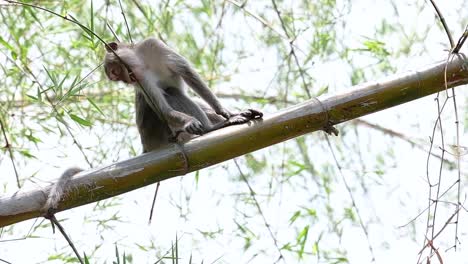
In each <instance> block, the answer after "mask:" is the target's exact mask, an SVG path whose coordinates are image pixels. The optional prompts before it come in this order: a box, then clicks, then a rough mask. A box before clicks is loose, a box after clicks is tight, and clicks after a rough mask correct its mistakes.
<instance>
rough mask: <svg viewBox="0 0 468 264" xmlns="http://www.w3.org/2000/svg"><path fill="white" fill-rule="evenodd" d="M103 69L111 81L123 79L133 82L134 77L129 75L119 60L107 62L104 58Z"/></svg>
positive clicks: (126, 81)
mask: <svg viewBox="0 0 468 264" xmlns="http://www.w3.org/2000/svg"><path fill="white" fill-rule="evenodd" d="M104 70H105V72H106V75H107V78H109V80H111V81H116V82H117V81H123V82H125V83H130V84H131V83H134V82H135V78H134V77H132V76H130V74H129V73H128V71H127V69H126V68H125V66H124V65H122V64H121V63H119V62H115V61H110V62H108V61H107V60H106V61H105V63H104Z"/></svg>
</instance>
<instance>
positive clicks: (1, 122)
mask: <svg viewBox="0 0 468 264" xmlns="http://www.w3.org/2000/svg"><path fill="white" fill-rule="evenodd" d="M0 126H1V127H2V133H3V139H4V140H5V147H4V148H6V149H7V151H8V153H9V154H10V160H11V164H12V165H13V170H14V171H15V175H16V184H17V186H18V188H21V184H20V180H19V174H18V170H17V169H16V164H15V157H14V155H13V151H12V150H11V145H10V142H9V141H8V137H7V134H6V129H5V125H4V123H3V120H2V118H0Z"/></svg>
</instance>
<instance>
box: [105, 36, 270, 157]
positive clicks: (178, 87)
mask: <svg viewBox="0 0 468 264" xmlns="http://www.w3.org/2000/svg"><path fill="white" fill-rule="evenodd" d="M106 51H107V52H106V55H105V57H104V70H105V74H106V76H107V77H108V79H109V80H111V81H122V82H124V83H127V84H132V85H133V86H135V110H136V111H135V112H136V123H137V127H138V131H139V133H140V139H141V142H142V145H143V152H148V151H151V150H154V149H157V148H159V147H161V146H164V145H166V144H168V143H170V142H173V140H174V138H176V139H180V138H179V137H178V135H180V134H181V133H182V134H183V137H182V140H181V141H186V140H188V139H190V138H191V137H192V136H193V135H203V134H205V133H208V132H210V131H213V130H216V129H219V128H222V127H226V126H230V125H234V124H242V123H246V122H248V121H250V120H252V119H257V118H261V117H262V116H263V114H262V113H261V112H260V111H257V110H253V109H248V110H245V111H242V112H240V113H237V114H234V113H231V112H230V111H228V110H227V109H225V108H224V107H223V106H222V105H221V103H220V102H219V100H218V98H217V97H216V96H215V95H214V94H213V93H212V92H211V90H210V89H209V88H208V86H207V85H206V84H205V82H204V81H203V80H202V78H201V77H200V75H199V74H198V73H197V72H196V71H195V70H194V68H193V67H192V66H191V65H190V63H189V62H188V60H187V59H185V58H184V57H183V56H181V55H179V54H178V53H177V52H176V51H174V50H172V49H171V48H170V47H169V46H167V45H166V44H164V43H163V42H162V41H160V40H158V39H156V38H147V39H145V40H143V41H141V42H138V43H136V44H126V43H116V42H111V43H108V44H106ZM116 55H117V56H116ZM184 84H186V85H188V86H190V87H191V88H192V89H193V90H194V91H195V92H196V93H197V94H198V95H199V96H200V97H201V98H202V99H203V100H204V101H205V102H206V103H207V104H208V106H207V105H205V104H204V103H203V102H199V101H198V100H194V99H192V98H190V97H189V95H187V93H186V92H185V89H184ZM140 85H141V87H140Z"/></svg>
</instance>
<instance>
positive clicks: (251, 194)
mask: <svg viewBox="0 0 468 264" xmlns="http://www.w3.org/2000/svg"><path fill="white" fill-rule="evenodd" d="M234 164H235V165H236V167H237V170H238V171H239V174H240V176H241V178H242V181H244V182H245V184H246V185H247V187H248V188H249V192H250V196H251V197H252V200H253V201H254V203H255V206H256V207H257V210H258V213H259V214H260V215H261V216H262V218H263V224H264V225H265V227H266V228H267V229H268V232H269V233H270V237H271V239H272V240H273V243H274V244H275V247H276V250H278V253H279V258H278V260H277V261H279V260H283V262H286V260H285V258H284V256H283V253H281V248H280V247H279V245H278V240H277V239H276V237H275V235H274V234H273V231H272V230H271V228H270V224H269V223H268V221H267V219H266V217H265V215H264V214H263V211H262V208H261V207H260V203H259V202H258V201H257V197H256V196H255V191H254V189H253V188H252V186H250V183H249V181H248V180H247V177H245V174H244V173H243V172H242V170H241V168H240V166H239V163H237V160H236V159H234Z"/></svg>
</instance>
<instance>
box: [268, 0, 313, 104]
mask: <svg viewBox="0 0 468 264" xmlns="http://www.w3.org/2000/svg"><path fill="white" fill-rule="evenodd" d="M271 2H272V4H273V8H274V9H275V12H276V15H277V16H278V19H279V21H280V23H281V27H282V28H283V31H284V34H285V35H286V36H287V37H288V43H289V47H290V49H291V55H292V56H293V58H294V62H296V66H297V68H298V69H299V74H300V76H301V80H302V85H304V90H305V92H306V94H307V96H308V98H309V99H310V98H312V95H311V93H310V91H309V85H308V84H307V82H306V79H305V76H304V74H307V72H306V71H305V70H304V69H303V68H302V66H301V64H300V63H299V58H298V57H297V54H296V49H295V48H294V45H293V42H294V40H293V39H291V36H290V35H289V33H288V29H287V28H286V24H285V22H284V19H283V17H282V16H281V11H280V10H279V8H278V6H277V5H276V1H275V0H271ZM296 37H297V36H293V38H294V39H295V38H296Z"/></svg>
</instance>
